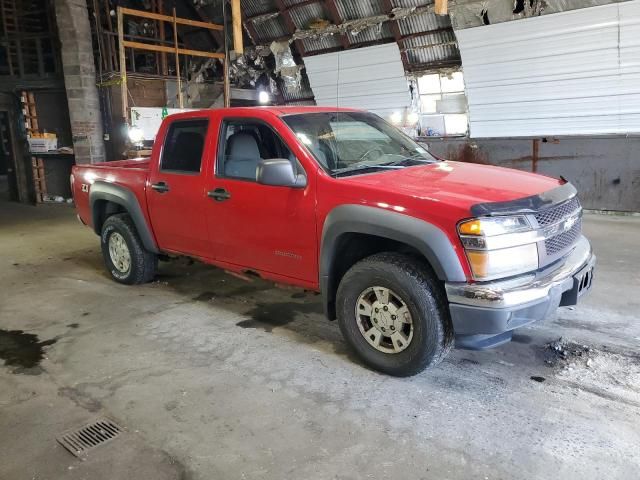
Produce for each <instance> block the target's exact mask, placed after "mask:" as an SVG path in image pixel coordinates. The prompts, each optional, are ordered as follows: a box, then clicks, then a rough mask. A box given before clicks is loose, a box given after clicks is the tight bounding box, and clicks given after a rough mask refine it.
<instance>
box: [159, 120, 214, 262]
mask: <svg viewBox="0 0 640 480" xmlns="http://www.w3.org/2000/svg"><path fill="white" fill-rule="evenodd" d="M208 127H209V119H208V118H206V117H202V118H198V117H196V118H193V117H189V118H185V119H176V120H174V121H172V122H170V123H169V125H168V127H166V128H165V129H164V131H163V130H161V131H160V132H159V134H158V139H160V141H162V142H163V144H162V148H161V149H160V153H159V156H160V158H159V160H156V161H155V162H152V164H151V167H150V172H149V178H148V181H147V203H148V205H149V216H150V218H151V224H152V226H153V231H154V233H155V235H156V241H157V242H158V245H159V247H160V249H161V250H163V251H170V252H174V253H183V254H189V255H193V256H198V257H209V258H210V257H212V255H211V254H210V245H209V237H208V231H207V222H206V206H207V203H208V197H207V195H206V186H205V173H204V172H205V170H206V168H205V166H206V165H205V164H206V162H204V161H203V159H206V158H208V155H207V152H208V151H209V148H208V147H207V138H208V137H207V130H208ZM163 134H164V138H162V136H163ZM156 141H158V140H156Z"/></svg>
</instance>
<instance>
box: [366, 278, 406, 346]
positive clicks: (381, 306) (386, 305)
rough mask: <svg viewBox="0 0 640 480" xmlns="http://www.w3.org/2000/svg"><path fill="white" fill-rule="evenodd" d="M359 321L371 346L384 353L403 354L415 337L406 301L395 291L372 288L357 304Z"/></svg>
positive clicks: (367, 290)
mask: <svg viewBox="0 0 640 480" xmlns="http://www.w3.org/2000/svg"><path fill="white" fill-rule="evenodd" d="M356 322H357V324H358V329H359V330H360V333H361V334H362V336H363V337H364V339H365V340H366V341H367V343H368V344H369V345H371V346H372V347H373V348H375V349H376V350H378V351H379V352H383V353H400V352H402V351H403V350H405V349H406V348H407V347H408V346H409V345H410V344H411V339H412V338H413V319H412V318H411V313H410V312H409V308H408V307H407V304H406V303H405V301H404V300H403V299H402V298H401V297H400V296H399V295H398V294H397V293H395V292H394V291H393V290H391V289H389V288H385V287H370V288H367V289H366V290H365V291H363V292H362V293H361V294H360V296H358V300H357V302H356Z"/></svg>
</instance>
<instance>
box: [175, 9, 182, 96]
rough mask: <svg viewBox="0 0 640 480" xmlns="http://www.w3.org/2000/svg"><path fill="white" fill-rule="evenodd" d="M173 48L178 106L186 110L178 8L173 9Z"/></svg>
mask: <svg viewBox="0 0 640 480" xmlns="http://www.w3.org/2000/svg"><path fill="white" fill-rule="evenodd" d="M173 48H174V50H175V52H176V80H177V81H178V106H179V107H180V108H184V100H183V98H182V79H181V78H180V48H179V47H178V22H177V18H176V7H173Z"/></svg>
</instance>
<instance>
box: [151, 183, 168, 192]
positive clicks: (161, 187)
mask: <svg viewBox="0 0 640 480" xmlns="http://www.w3.org/2000/svg"><path fill="white" fill-rule="evenodd" d="M151 188H153V189H154V190H155V191H156V192H158V193H166V192H168V191H169V185H167V184H166V183H165V182H158V183H152V184H151Z"/></svg>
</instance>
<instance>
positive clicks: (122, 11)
mask: <svg viewBox="0 0 640 480" xmlns="http://www.w3.org/2000/svg"><path fill="white" fill-rule="evenodd" d="M172 13H173V15H172V16H169V15H164V14H160V13H153V12H146V11H143V10H133V9H130V8H123V7H118V9H117V20H118V45H119V59H120V61H119V63H120V84H121V86H120V88H121V97H122V117H123V119H124V121H125V123H126V122H127V118H128V114H127V109H128V98H127V95H128V90H127V65H126V59H125V48H131V49H134V50H146V51H150V52H156V53H163V54H166V53H173V54H174V55H175V59H176V60H175V62H176V80H177V84H178V103H179V105H180V108H183V98H182V87H181V83H182V78H181V77H180V59H179V56H180V55H191V56H196V57H205V58H216V59H220V60H222V62H223V64H224V68H225V76H224V82H225V105H226V104H228V100H229V98H228V95H227V92H228V90H229V89H228V83H229V77H228V75H227V74H226V69H227V63H228V62H227V58H226V56H225V54H224V53H218V52H209V51H205V50H190V49H186V48H180V45H179V44H178V25H187V26H190V27H196V28H205V29H207V30H209V31H223V32H224V26H223V25H217V24H214V23H207V22H200V21H197V20H191V19H187V18H180V17H177V16H176V9H175V8H173V12H172ZM125 15H128V16H132V17H140V18H148V19H150V20H157V21H159V22H161V23H162V22H169V23H171V24H172V26H173V46H172V47H169V46H166V45H158V44H152V43H143V42H135V41H131V40H125V35H124V16H125ZM150 40H153V39H150ZM156 42H157V40H156Z"/></svg>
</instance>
